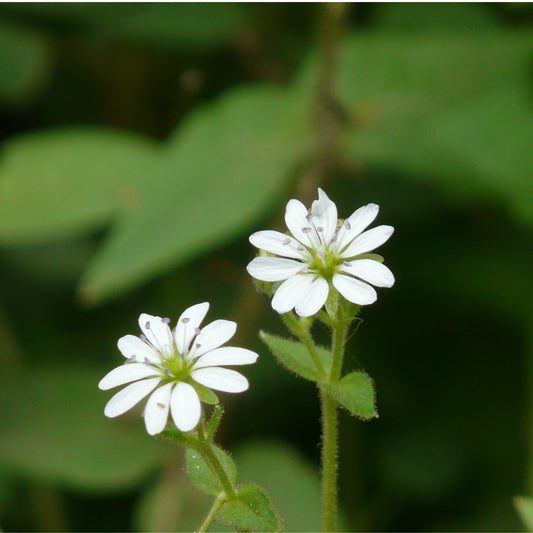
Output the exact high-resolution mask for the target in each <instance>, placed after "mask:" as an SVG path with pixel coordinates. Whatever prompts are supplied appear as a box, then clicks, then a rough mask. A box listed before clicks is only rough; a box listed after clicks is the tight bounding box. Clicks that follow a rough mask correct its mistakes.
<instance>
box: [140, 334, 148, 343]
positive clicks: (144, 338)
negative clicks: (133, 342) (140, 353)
mask: <svg viewBox="0 0 533 533" xmlns="http://www.w3.org/2000/svg"><path fill="white" fill-rule="evenodd" d="M140 338H141V340H142V341H144V342H148V339H147V338H146V335H145V334H144V333H141V334H140Z"/></svg>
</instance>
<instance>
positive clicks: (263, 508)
mask: <svg viewBox="0 0 533 533" xmlns="http://www.w3.org/2000/svg"><path fill="white" fill-rule="evenodd" d="M217 518H218V519H219V520H221V521H222V522H224V523H226V524H228V525H232V526H234V527H236V528H241V529H247V530H252V531H280V530H281V527H282V524H281V521H280V519H279V517H278V515H277V513H276V510H275V509H274V506H273V505H272V502H271V501H270V498H269V497H268V496H267V495H266V494H265V492H264V491H263V489H261V488H260V487H258V486H257V485H254V484H252V483H247V484H246V485H242V486H241V487H240V488H239V491H238V493H237V499H235V500H230V501H227V502H225V503H224V504H223V505H222V507H221V508H220V510H219V511H218V513H217Z"/></svg>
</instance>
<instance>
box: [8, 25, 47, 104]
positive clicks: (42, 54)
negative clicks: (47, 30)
mask: <svg viewBox="0 0 533 533" xmlns="http://www.w3.org/2000/svg"><path fill="white" fill-rule="evenodd" d="M51 66H52V50H51V46H50V42H49V41H48V39H47V38H46V37H45V36H44V35H41V34H39V33H37V32H36V31H33V30H29V29H26V28H20V27H17V26H15V25H13V24H11V23H9V22H7V21H3V20H0V101H5V102H7V103H10V104H16V103H20V102H23V101H25V100H28V99H30V98H31V97H33V96H34V95H36V94H37V93H38V92H39V91H40V90H41V89H42V88H43V87H44V86H45V84H46V82H47V81H48V78H49V75H50V70H51Z"/></svg>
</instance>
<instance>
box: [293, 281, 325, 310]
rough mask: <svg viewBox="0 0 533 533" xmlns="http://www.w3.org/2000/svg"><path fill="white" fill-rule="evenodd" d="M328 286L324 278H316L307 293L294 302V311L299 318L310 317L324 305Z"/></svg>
mask: <svg viewBox="0 0 533 533" xmlns="http://www.w3.org/2000/svg"><path fill="white" fill-rule="evenodd" d="M328 293H329V285H328V282H327V281H326V280H325V279H324V278H317V279H315V280H314V281H313V283H311V286H310V287H309V289H308V290H307V292H306V293H305V294H304V295H303V297H302V298H300V299H299V300H298V301H297V302H296V306H295V311H296V314H297V315H300V316H312V315H314V314H316V313H318V311H320V309H321V308H322V306H323V305H324V304H325V303H326V300H327V299H328Z"/></svg>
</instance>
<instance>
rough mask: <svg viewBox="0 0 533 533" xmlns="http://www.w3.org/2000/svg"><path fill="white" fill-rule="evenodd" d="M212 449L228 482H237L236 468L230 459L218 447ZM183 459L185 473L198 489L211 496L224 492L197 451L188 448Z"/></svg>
mask: <svg viewBox="0 0 533 533" xmlns="http://www.w3.org/2000/svg"><path fill="white" fill-rule="evenodd" d="M214 448H215V453H216V455H217V457H218V460H219V461H220V462H221V464H222V467H223V468H224V470H225V472H226V474H227V475H228V477H229V479H230V481H231V482H232V483H235V482H236V481H237V467H236V466H235V463H234V462H233V460H232V459H231V457H230V456H229V455H228V454H227V453H226V452H224V451H223V450H221V449H220V448H219V447H218V446H215V447H214ZM185 457H186V462H187V472H189V476H191V481H192V482H193V483H194V485H195V486H196V487H197V488H198V489H200V490H201V491H203V492H206V493H207V494H212V495H213V496H216V495H217V494H220V492H222V491H223V490H224V488H223V487H222V485H221V484H220V482H219V481H218V477H217V476H216V475H215V473H214V472H213V470H212V469H211V467H210V466H209V465H208V464H207V462H206V461H205V459H204V458H203V456H202V455H201V454H200V452H199V451H198V450H196V449H193V448H189V449H188V450H187V453H186V454H185Z"/></svg>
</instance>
